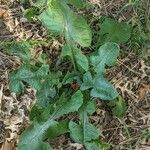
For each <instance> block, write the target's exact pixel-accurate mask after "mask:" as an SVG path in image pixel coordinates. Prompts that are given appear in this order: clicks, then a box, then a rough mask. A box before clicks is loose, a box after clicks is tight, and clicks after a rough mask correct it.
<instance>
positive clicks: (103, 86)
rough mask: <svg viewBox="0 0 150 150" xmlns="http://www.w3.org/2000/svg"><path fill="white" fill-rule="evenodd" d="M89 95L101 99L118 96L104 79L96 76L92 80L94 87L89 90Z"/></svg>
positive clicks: (110, 98)
mask: <svg viewBox="0 0 150 150" xmlns="http://www.w3.org/2000/svg"><path fill="white" fill-rule="evenodd" d="M91 96H93V97H97V98H100V99H102V100H113V99H114V98H116V97H117V96H118V93H117V91H116V89H115V88H114V87H113V86H112V84H111V83H109V82H108V81H107V80H106V79H104V78H103V77H97V78H96V79H95V81H94V88H93V89H92V90H91Z"/></svg>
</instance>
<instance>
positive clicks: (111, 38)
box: [98, 17, 131, 44]
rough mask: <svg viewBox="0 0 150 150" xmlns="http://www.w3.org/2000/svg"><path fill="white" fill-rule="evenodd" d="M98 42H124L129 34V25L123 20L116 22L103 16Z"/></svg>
mask: <svg viewBox="0 0 150 150" xmlns="http://www.w3.org/2000/svg"><path fill="white" fill-rule="evenodd" d="M99 36H100V38H99V40H98V41H99V42H100V43H102V44H104V43H106V42H116V43H118V44H122V43H125V42H127V41H128V40H129V38H130V36H131V27H130V26H129V25H128V24H127V23H125V22H118V21H116V20H114V19H111V18H106V17H105V18H104V20H103V22H102V23H100V31H99Z"/></svg>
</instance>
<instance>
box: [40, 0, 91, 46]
mask: <svg viewBox="0 0 150 150" xmlns="http://www.w3.org/2000/svg"><path fill="white" fill-rule="evenodd" d="M39 19H40V21H41V22H42V23H43V25H44V26H45V27H46V28H47V29H48V30H49V31H50V32H52V33H54V34H59V35H61V34H64V35H65V37H66V39H67V40H68V41H73V42H76V43H78V44H80V45H81V46H83V47H88V46H90V44H91V38H92V36H91V30H90V28H89V26H88V25H87V23H86V21H85V19H84V18H83V17H81V16H79V15H77V14H76V13H74V12H73V11H72V10H71V9H70V8H69V7H68V6H67V5H66V4H65V3H64V2H63V1H58V0H51V1H50V2H49V4H48V8H47V9H46V10H45V11H44V12H43V13H42V14H41V15H40V16H39Z"/></svg>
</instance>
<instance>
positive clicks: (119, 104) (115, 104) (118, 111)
mask: <svg viewBox="0 0 150 150" xmlns="http://www.w3.org/2000/svg"><path fill="white" fill-rule="evenodd" d="M108 106H110V107H111V109H112V113H113V115H115V116H116V117H118V118H123V117H124V116H125V114H126V110H127V106H126V103H125V100H124V99H123V98H122V97H121V96H119V97H118V98H116V99H115V100H113V101H110V102H108Z"/></svg>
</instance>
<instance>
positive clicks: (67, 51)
mask: <svg viewBox="0 0 150 150" xmlns="http://www.w3.org/2000/svg"><path fill="white" fill-rule="evenodd" d="M61 56H62V57H66V56H69V57H70V59H71V61H72V63H73V64H74V65H75V63H76V64H77V65H79V66H80V67H81V68H82V69H83V70H84V71H88V69H89V62H88V59H87V57H86V56H85V55H84V54H83V53H82V51H81V50H80V49H78V48H76V47H74V46H72V45H69V44H65V45H64V46H63V48H62V52H61Z"/></svg>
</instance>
